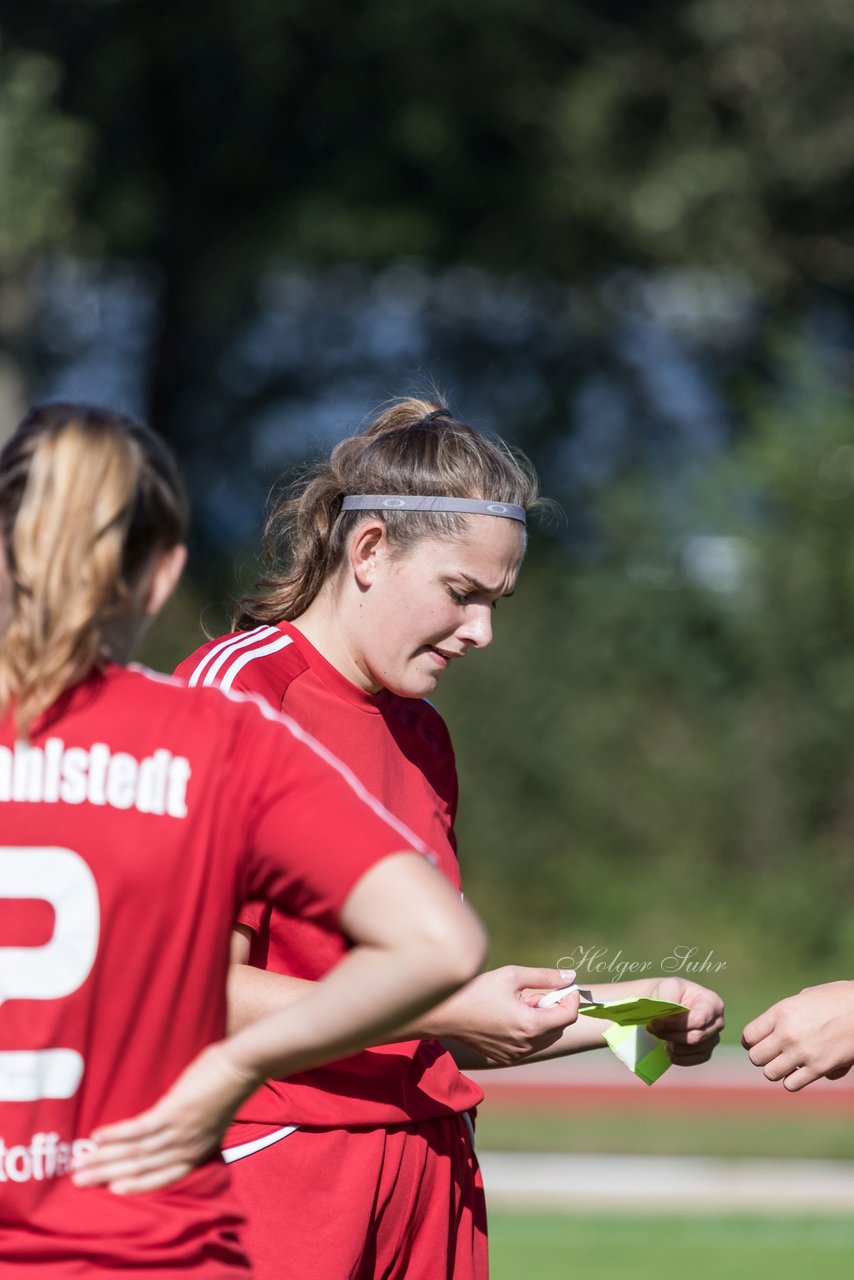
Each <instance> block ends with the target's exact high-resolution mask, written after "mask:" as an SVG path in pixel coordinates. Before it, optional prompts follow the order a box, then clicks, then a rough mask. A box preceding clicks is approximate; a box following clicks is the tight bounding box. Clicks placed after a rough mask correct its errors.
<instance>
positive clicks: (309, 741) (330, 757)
mask: <svg viewBox="0 0 854 1280" xmlns="http://www.w3.org/2000/svg"><path fill="white" fill-rule="evenodd" d="M218 687H219V691H220V693H222V694H224V695H225V697H226V698H228V699H229V701H230V702H251V703H253V704H254V706H256V707H257V708H258V710H259V711H260V712H261V714H262V716H264V718H265V719H266V720H274V721H275V722H276V723H277V724H281V725H283V726H284V727H285V728H286V729H287V730H288V731H289V732H290V734H291V736H292V737H294V738H296V739H297V741H298V742H302V743H304V744H305V746H307V747H308V748H309V749H310V750H311V751H313V752H314V754H315V755H317V756H320V758H321V760H323V761H325V763H326V764H328V765H329V766H330V767H331V768H332V769H334V770H335V772H336V773H337V774H339V775H340V776H341V778H343V780H344V781H345V782H346V783H347V786H348V787H349V788H350V790H351V791H355V793H356V795H357V796H358V797H359V799H360V800H362V801H363V802H364V803H365V804H366V805H367V806H368V808H369V809H372V810H373V812H374V813H375V814H376V815H377V817H379V818H382V820H383V822H386V823H387V824H388V825H389V826H390V827H391V828H392V830H394V831H396V832H397V833H398V834H399V835H400V836H402V837H403V839H404V840H405V841H406V847H407V848H409V849H416V850H417V851H418V853H423V854H424V855H425V857H426V858H427V860H428V861H429V862H433V863H436V862H438V859H437V857H436V854H435V853H434V852H433V850H432V849H431V848H430V847H429V845H426V844H425V843H424V841H423V840H422V839H421V838H420V837H419V836H417V835H416V834H415V832H414V831H411V830H410V829H409V827H407V825H406V823H404V822H401V821H400V819H399V818H396V817H395V815H394V814H393V813H392V812H391V811H390V810H389V809H387V808H386V807H385V805H384V804H383V803H382V802H381V801H379V800H378V799H377V798H376V796H375V795H373V794H372V793H371V792H370V791H369V790H368V788H367V787H366V786H365V784H364V783H363V782H362V781H361V779H360V778H358V777H357V776H356V774H355V773H354V772H353V770H352V769H351V768H350V767H349V766H348V765H346V764H345V763H344V761H343V760H339V759H338V757H337V756H336V755H335V754H334V753H333V752H332V751H329V750H328V749H327V748H326V747H324V745H323V743H322V742H318V741H317V738H313V737H312V735H311V734H310V733H307V732H306V730H305V729H303V728H302V727H301V725H299V724H297V722H296V720H294V719H293V717H292V716H289V715H286V714H285V713H284V712H280V711H274V710H273V708H272V707H271V706H270V704H269V702H265V701H264V699H263V698H262V697H261V695H260V694H257V693H243V692H236V691H235V690H233V689H226V688H225V686H224V685H219V686H218Z"/></svg>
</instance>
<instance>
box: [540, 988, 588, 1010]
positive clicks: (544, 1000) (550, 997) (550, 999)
mask: <svg viewBox="0 0 854 1280" xmlns="http://www.w3.org/2000/svg"><path fill="white" fill-rule="evenodd" d="M577 990H578V983H577V982H573V984H572V986H571V987H558V988H557V989H556V990H555V991H549V992H548V993H547V994H546V995H544V996H540V998H539V1000H538V1001H537V1008H538V1009H551V1007H552V1005H553V1004H558V1003H559V1002H560V1001H561V1000H562V999H563V997H564V996H568V995H570V994H571V993H572V992H573V991H577Z"/></svg>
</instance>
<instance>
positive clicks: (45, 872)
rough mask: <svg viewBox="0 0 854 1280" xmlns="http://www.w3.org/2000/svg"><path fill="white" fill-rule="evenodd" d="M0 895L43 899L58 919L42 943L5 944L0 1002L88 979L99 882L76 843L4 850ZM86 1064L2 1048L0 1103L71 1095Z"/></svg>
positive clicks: (65, 1052)
mask: <svg viewBox="0 0 854 1280" xmlns="http://www.w3.org/2000/svg"><path fill="white" fill-rule="evenodd" d="M0 897H2V898H39V899H42V900H44V901H45V902H49V903H50V905H51V906H52V907H53V910H54V914H55V917H56V920H55V924H54V930H53V934H52V936H51V937H50V938H49V940H48V941H47V942H46V943H45V944H44V945H43V946H41V947H3V946H0V1002H2V1001H4V1000H59V999H61V998H62V997H63V996H69V995H71V993H72V991H76V990H77V988H78V987H80V986H82V984H83V983H84V982H85V981H86V979H87V978H88V976H89V974H90V973H91V971H92V965H93V964H94V963H95V955H96V952H97V950H98V935H99V932H100V925H101V913H100V908H99V904H98V886H97V885H96V884H95V877H94V876H93V875H92V872H91V871H90V870H89V867H88V866H87V864H86V863H85V862H84V861H83V859H82V858H81V857H80V855H79V854H78V853H74V851H73V850H72V849H62V848H58V847H51V848H0ZM83 1067H84V1062H83V1058H82V1056H81V1055H80V1054H79V1053H78V1052H77V1051H76V1050H75V1049H61V1048H50V1049H5V1050H0V1102H34V1101H36V1100H37V1099H39V1098H70V1097H72V1096H73V1095H74V1094H75V1093H76V1092H77V1090H78V1088H79V1087H80V1080H81V1078H82V1076H83Z"/></svg>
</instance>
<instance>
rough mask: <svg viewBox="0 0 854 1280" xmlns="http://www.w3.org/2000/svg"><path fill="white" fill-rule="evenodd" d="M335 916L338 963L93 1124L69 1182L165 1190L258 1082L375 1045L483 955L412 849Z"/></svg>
mask: <svg viewBox="0 0 854 1280" xmlns="http://www.w3.org/2000/svg"><path fill="white" fill-rule="evenodd" d="M340 920H341V924H342V927H343V929H344V931H345V932H346V933H347V934H348V936H349V937H350V938H351V939H352V940H353V942H354V943H355V945H354V946H353V948H352V949H351V950H350V951H348V952H347V954H346V955H345V956H344V957H343V959H342V960H341V962H340V963H339V964H338V965H336V967H335V968H334V969H332V970H331V972H330V973H329V974H327V975H326V977H324V978H322V979H321V980H320V981H319V982H316V983H309V984H306V985H307V987H308V988H309V989H308V990H307V993H306V994H305V995H303V996H302V997H301V998H299V999H296V1000H294V1001H293V1002H292V1003H290V1004H288V1005H286V1006H285V1007H284V1008H279V1009H278V1010H277V1011H276V1012H275V1013H272V1014H269V1015H268V1016H266V1017H264V1018H262V1019H261V1020H260V1021H257V1022H254V1023H252V1024H251V1025H247V1026H245V1027H244V1028H243V1029H242V1030H240V1031H238V1032H237V1033H236V1034H235V1035H233V1036H230V1037H229V1038H228V1039H227V1040H223V1041H220V1042H219V1043H217V1044H214V1045H211V1046H209V1047H208V1048H207V1049H205V1050H204V1051H203V1052H202V1053H201V1054H200V1055H199V1056H198V1057H197V1058H196V1059H195V1061H194V1062H192V1063H191V1064H190V1065H189V1067H187V1069H186V1070H185V1071H184V1072H183V1073H182V1074H181V1076H179V1078H178V1080H177V1081H176V1082H175V1084H174V1085H173V1086H172V1088H171V1089H170V1090H169V1091H168V1092H167V1093H166V1094H165V1095H164V1096H163V1097H162V1098H161V1099H160V1101H159V1102H157V1103H156V1104H155V1105H154V1106H153V1107H152V1108H150V1109H149V1110H148V1111H146V1112H143V1113H142V1114H141V1115H139V1116H136V1117H134V1118H133V1119H131V1120H128V1121H123V1122H120V1123H118V1124H114V1125H109V1126H106V1127H105V1128H103V1129H101V1130H99V1131H96V1132H95V1133H94V1134H93V1135H92V1136H93V1138H94V1139H95V1141H96V1144H97V1146H96V1149H95V1151H94V1152H93V1153H91V1154H90V1155H88V1156H87V1157H84V1158H83V1159H82V1160H81V1161H80V1162H79V1163H78V1167H77V1172H76V1173H75V1181H76V1182H77V1183H78V1185H95V1184H103V1183H107V1184H108V1185H109V1186H110V1188H111V1189H112V1190H113V1191H116V1192H121V1193H126V1194H127V1193H138V1192H142V1191H149V1190H154V1189H156V1188H158V1187H163V1186H168V1185H169V1184H170V1183H171V1182H174V1181H176V1180H177V1179H178V1178H181V1177H183V1176H184V1175H185V1174H186V1173H187V1172H189V1170H190V1169H191V1168H192V1167H193V1166H194V1165H195V1164H198V1163H199V1161H201V1160H203V1159H204V1158H205V1156H206V1155H207V1154H208V1153H209V1152H210V1151H211V1150H212V1149H213V1148H214V1147H215V1146H216V1145H217V1143H218V1142H219V1140H220V1138H221V1136H222V1133H223V1132H224V1129H225V1127H226V1125H227V1123H228V1121H229V1120H230V1119H231V1116H232V1115H233V1114H234V1111H235V1110H236V1109H237V1107H238V1106H239V1105H240V1103H241V1102H242V1101H244V1099H245V1098H247V1097H248V1096H249V1095H250V1094H251V1093H253V1092H254V1091H255V1089H256V1088H257V1087H258V1085H259V1084H260V1083H261V1082H262V1081H263V1080H264V1079H266V1078H267V1077H269V1076H274V1077H277V1078H279V1077H282V1076H286V1075H291V1074H293V1073H294V1072H296V1071H303V1070H306V1069H307V1068H309V1067H313V1066H316V1065H318V1064H319V1063H321V1062H326V1061H329V1060H331V1059H334V1058H340V1057H343V1056H345V1055H346V1054H348V1053H353V1052H355V1051H356V1050H357V1049H360V1048H362V1047H363V1046H364V1045H366V1044H370V1043H375V1042H376V1041H377V1040H379V1039H381V1038H382V1037H383V1036H384V1035H385V1034H387V1033H388V1032H389V1031H391V1029H392V1028H394V1027H395V1026H399V1025H400V1024H401V1023H402V1022H403V1021H404V1020H405V1019H407V1018H412V1017H413V1016H417V1015H418V1014H419V1013H421V1012H423V1011H424V1010H425V1009H427V1008H429V1007H430V1006H432V1005H434V1004H435V1003H436V1000H437V999H442V998H444V997H445V996H447V995H448V993H449V992H450V991H453V990H454V989H455V988H457V987H458V986H460V984H461V983H463V982H465V981H467V980H468V979H469V978H470V977H471V975H472V974H473V973H474V972H475V971H476V969H477V968H478V967H479V965H480V963H481V960H482V958H483V951H484V945H485V941H484V935H483V931H482V929H481V927H480V925H479V924H478V922H477V919H476V917H475V916H474V915H473V913H472V912H471V911H470V910H469V908H468V907H466V906H465V905H464V904H463V903H462V902H461V901H460V899H459V896H458V895H457V894H456V893H455V892H454V890H453V889H452V888H451V886H450V884H448V882H447V880H445V878H444V877H443V876H442V875H441V874H440V873H439V872H437V871H436V870H434V868H432V867H431V866H430V865H429V864H428V862H427V861H426V860H425V859H424V858H422V857H420V856H419V855H417V854H411V853H402V854H398V855H394V856H392V857H388V858H385V859H384V860H383V861H381V862H379V863H377V864H376V865H375V866H373V867H372V868H371V869H370V870H369V871H367V872H366V873H365V875H363V876H362V878H361V879H360V880H359V881H358V882H357V884H356V886H355V888H354V889H353V890H352V892H351V893H350V895H349V897H348V898H347V901H346V902H345V904H344V906H343V908H342V910H341V913H340Z"/></svg>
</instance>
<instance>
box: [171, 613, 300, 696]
mask: <svg viewBox="0 0 854 1280" xmlns="http://www.w3.org/2000/svg"><path fill="white" fill-rule="evenodd" d="M273 635H278V632H277V631H276V628H275V627H268V626H264V627H256V628H255V630H254V631H247V632H246V633H245V634H244V635H236V636H230V637H229V639H227V640H221V641H220V642H219V644H215V645H214V647H213V648H212V649H211V650H210V651H209V652H208V653H206V654H205V656H204V657H203V658H202V660H201V662H200V663H199V665H198V666H197V667H196V669H195V671H194V672H193V674H192V675H191V676H190V679H189V680H188V681H187V683H188V684H189V685H197V684H198V683H199V681H200V680H201V682H202V684H213V682H214V680H215V679H216V673H217V672H218V671H219V669H220V667H221V666H222V664H223V663H224V662H226V661H227V660H228V658H229V657H230V655H231V654H232V653H233V652H234V651H235V650H236V649H245V648H246V647H247V645H250V644H257V643H258V641H259V640H266V639H267V638H268V637H269V636H273ZM206 668H207V670H206ZM202 676H204V679H203V680H202Z"/></svg>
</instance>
